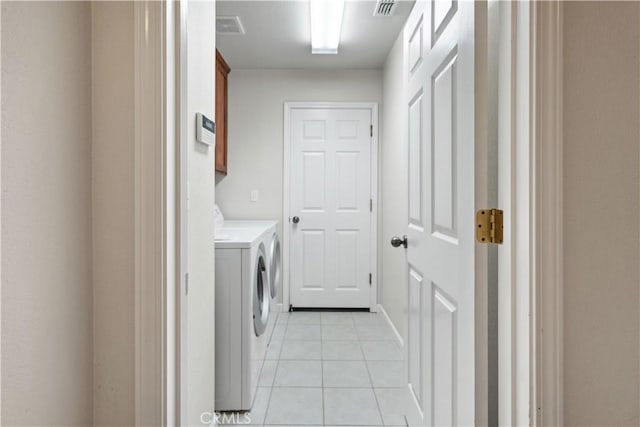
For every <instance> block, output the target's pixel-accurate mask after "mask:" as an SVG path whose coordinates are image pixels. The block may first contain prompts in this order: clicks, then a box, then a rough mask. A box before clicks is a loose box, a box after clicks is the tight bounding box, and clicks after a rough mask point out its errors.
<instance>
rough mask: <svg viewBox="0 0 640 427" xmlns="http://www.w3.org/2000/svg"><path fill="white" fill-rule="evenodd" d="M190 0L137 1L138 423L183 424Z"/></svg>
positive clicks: (136, 253)
mask: <svg viewBox="0 0 640 427" xmlns="http://www.w3.org/2000/svg"><path fill="white" fill-rule="evenodd" d="M185 5H186V2H184V1H179V2H177V3H175V4H174V3H172V2H156V1H153V0H145V1H140V2H136V3H135V5H134V51H135V64H134V91H135V107H134V112H135V113H134V114H135V139H134V144H135V184H134V187H135V211H134V220H135V229H134V230H135V231H134V233H135V378H134V387H135V425H136V426H145V425H161V426H167V425H169V426H171V425H179V424H180V422H179V420H180V418H179V417H180V416H181V411H180V406H181V403H183V402H182V399H184V396H182V393H181V382H180V379H181V376H180V369H181V363H180V356H181V354H180V345H179V342H180V341H179V340H180V339H181V338H182V337H181V333H180V330H179V327H180V323H179V318H180V317H179V316H180V315H181V314H182V313H181V307H180V297H179V295H180V292H179V290H180V289H181V286H180V285H181V283H182V282H181V279H180V273H181V271H182V268H181V262H182V259H181V257H182V255H183V253H182V252H181V251H182V245H181V239H182V237H183V236H182V235H181V233H180V230H179V229H178V228H180V225H181V220H182V218H181V216H180V211H179V208H180V202H179V201H180V200H181V199H182V197H183V195H182V194H181V192H180V189H179V187H178V186H179V185H180V184H181V179H180V176H181V175H180V174H181V173H183V171H182V168H183V165H182V162H181V155H180V145H181V138H180V136H179V135H180V134H179V131H180V130H181V129H180V123H181V122H182V121H181V116H180V115H179V111H181V110H182V109H183V107H184V106H183V105H182V102H181V94H182V92H181V85H179V84H178V83H180V80H181V79H182V74H181V73H180V68H178V65H182V64H181V60H182V59H183V56H184V55H186V50H185V51H184V52H183V51H182V50H181V45H183V44H184V42H183V33H185V32H186V26H185V27H183V26H181V22H184V21H183V20H182V17H183V15H184V14H185V12H186V9H185V7H184V6H185Z"/></svg>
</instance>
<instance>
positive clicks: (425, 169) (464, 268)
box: [404, 1, 486, 426]
mask: <svg viewBox="0 0 640 427" xmlns="http://www.w3.org/2000/svg"><path fill="white" fill-rule="evenodd" d="M482 7H486V6H483V5H482V4H481V3H480V4H478V3H475V4H474V2H460V3H458V2H456V1H418V2H417V3H416V5H415V6H414V9H413V11H412V13H411V16H410V17H409V20H408V22H407V24H406V26H405V32H404V42H405V46H406V49H407V50H406V51H407V61H408V64H407V65H408V67H407V70H408V75H407V79H408V85H407V89H408V90H407V93H406V98H405V99H406V100H407V104H406V105H407V107H406V108H408V118H409V120H408V127H409V129H408V130H409V132H408V135H409V141H408V147H409V159H408V160H409V161H408V165H409V169H408V182H409V187H408V192H409V206H408V208H409V209H408V218H407V237H408V249H407V262H408V266H407V268H408V272H409V275H408V277H409V279H408V280H409V283H408V289H409V301H408V307H409V310H408V340H407V341H408V342H407V373H408V382H409V387H410V390H411V392H412V393H413V396H414V400H415V402H416V406H417V407H418V409H419V415H417V414H416V415H412V416H411V417H409V418H410V419H409V421H410V425H415V426H431V425H434V426H451V425H474V424H475V417H476V408H475V402H476V380H475V379H476V371H475V369H476V366H475V363H476V341H475V340H476V333H475V331H476V317H475V316H476V306H475V305H476V299H475V298H476V267H477V266H476V248H475V236H474V232H475V230H474V212H475V208H476V199H477V198H476V196H477V194H476V177H475V174H476V160H477V159H476V156H477V154H478V153H481V150H483V149H484V146H483V144H484V139H483V138H481V137H479V136H478V134H477V132H478V131H477V129H478V130H482V127H478V128H476V125H477V124H478V123H477V121H476V102H477V101H478V100H479V98H480V97H481V96H482V93H481V92H479V93H476V91H475V88H476V77H477V75H476V59H477V57H476V54H477V53H480V54H481V53H482V52H480V50H478V49H481V47H479V46H478V45H477V44H476V35H477V31H479V30H480V27H481V25H482V24H478V23H477V22H476V21H477V19H476V13H477V11H478V10H479V8H482ZM425 26H426V27H427V28H425ZM477 157H478V159H481V158H482V156H477Z"/></svg>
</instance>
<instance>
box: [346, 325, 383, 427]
mask: <svg viewBox="0 0 640 427" xmlns="http://www.w3.org/2000/svg"><path fill="white" fill-rule="evenodd" d="M353 321H354V323H355V318H354V319H353ZM356 333H357V335H358V344H360V351H362V357H363V358H364V364H365V367H366V368H367V373H368V374H369V381H371V390H372V391H373V398H374V399H375V400H376V406H377V407H378V415H379V416H380V423H381V425H384V416H383V415H382V408H381V407H380V401H379V400H378V394H377V393H376V387H375V385H374V383H373V376H372V375H371V369H369V361H368V360H367V357H366V355H365V354H364V350H363V348H362V341H361V340H360V333H359V332H357V328H356Z"/></svg>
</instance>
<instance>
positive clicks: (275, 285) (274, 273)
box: [215, 205, 282, 342]
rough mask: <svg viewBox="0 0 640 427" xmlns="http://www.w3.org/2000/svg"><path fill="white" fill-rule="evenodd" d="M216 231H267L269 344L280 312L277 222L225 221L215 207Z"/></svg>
mask: <svg viewBox="0 0 640 427" xmlns="http://www.w3.org/2000/svg"><path fill="white" fill-rule="evenodd" d="M215 215H216V229H219V230H221V231H220V233H224V231H223V229H231V230H234V229H243V228H254V229H264V228H266V229H267V234H266V235H265V237H264V245H265V248H266V250H267V270H268V273H269V285H270V287H269V295H270V296H271V305H270V307H271V317H270V319H269V322H268V325H267V336H268V337H269V342H270V341H271V336H272V334H273V330H274V328H275V325H276V322H277V320H278V316H279V314H280V312H281V311H282V303H281V301H280V293H281V292H282V291H281V289H282V251H281V249H280V238H279V236H278V221H261V220H256V221H253V220H229V219H225V217H224V215H223V213H222V211H221V210H220V208H219V207H218V206H217V205H216V206H215Z"/></svg>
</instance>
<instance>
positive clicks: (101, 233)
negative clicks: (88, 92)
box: [91, 2, 135, 425]
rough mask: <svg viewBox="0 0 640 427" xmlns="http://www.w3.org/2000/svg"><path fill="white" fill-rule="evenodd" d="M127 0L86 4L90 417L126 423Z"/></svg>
mask: <svg viewBox="0 0 640 427" xmlns="http://www.w3.org/2000/svg"><path fill="white" fill-rule="evenodd" d="M133 24H134V22H133V3H131V2H95V3H93V4H92V35H93V52H92V70H93V71H92V77H93V103H92V104H93V156H92V163H91V164H92V168H93V187H92V204H93V251H94V256H93V283H94V284H93V286H94V289H93V346H94V354H93V365H94V370H93V393H94V394H93V417H94V424H95V425H132V424H133V422H134V357H135V354H134V349H135V348H134V346H135V343H134V338H135V337H134V185H133V184H134V53H133V40H134V38H133Z"/></svg>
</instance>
